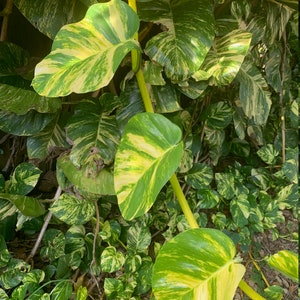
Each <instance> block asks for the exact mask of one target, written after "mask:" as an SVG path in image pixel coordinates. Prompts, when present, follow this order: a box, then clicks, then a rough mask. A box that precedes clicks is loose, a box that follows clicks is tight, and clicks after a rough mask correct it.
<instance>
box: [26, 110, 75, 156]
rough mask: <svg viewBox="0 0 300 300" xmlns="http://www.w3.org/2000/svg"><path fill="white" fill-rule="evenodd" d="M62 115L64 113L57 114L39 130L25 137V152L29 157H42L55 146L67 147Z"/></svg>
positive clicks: (64, 121)
mask: <svg viewBox="0 0 300 300" xmlns="http://www.w3.org/2000/svg"><path fill="white" fill-rule="evenodd" d="M64 116H65V115H64V114H61V115H59V114H57V115H56V118H54V120H53V121H52V122H50V123H49V124H48V125H47V126H46V127H45V128H44V129H43V130H42V131H41V132H39V133H38V134H36V135H33V136H29V137H28V138H27V153H28V156H29V158H30V159H32V158H38V159H44V158H45V157H46V156H47V155H48V154H49V153H50V152H51V150H53V149H54V148H56V147H60V148H68V147H69V145H68V143H67V142H66V132H65V129H64V126H65V123H66V120H65V118H64Z"/></svg>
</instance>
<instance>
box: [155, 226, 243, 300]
mask: <svg viewBox="0 0 300 300" xmlns="http://www.w3.org/2000/svg"><path fill="white" fill-rule="evenodd" d="M235 254H236V252H235V246H234V244H233V242H232V241H231V239H230V238H229V237H227V236H226V235H225V234H224V233H222V232H221V231H219V230H216V229H208V228H203V229H199V228H197V229H189V230H187V231H185V232H183V233H180V234H179V235H177V236H176V237H175V238H173V239H172V240H170V241H169V242H167V243H166V244H165V245H164V246H163V247H162V248H161V250H160V252H159V254H158V256H157V259H156V262H155V264H154V268H153V277H152V288H153V292H154V295H155V299H157V300H170V299H176V300H181V299H184V300H194V299H195V300H196V299H197V300H212V299H214V300H229V299H232V298H233V296H234V293H235V290H236V288H237V286H238V284H239V282H240V280H241V278H242V276H243V274H244V273H245V267H244V266H243V265H241V264H239V263H238V262H237V260H236V259H235V258H234V257H235Z"/></svg>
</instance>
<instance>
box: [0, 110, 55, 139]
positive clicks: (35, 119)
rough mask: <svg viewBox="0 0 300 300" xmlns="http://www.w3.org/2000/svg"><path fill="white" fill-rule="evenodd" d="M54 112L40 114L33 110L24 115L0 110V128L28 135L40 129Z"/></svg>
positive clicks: (20, 134)
mask: <svg viewBox="0 0 300 300" xmlns="http://www.w3.org/2000/svg"><path fill="white" fill-rule="evenodd" d="M54 118H55V114H40V113H38V112H36V111H34V110H31V111H29V112H28V113H26V114H25V115H16V114H15V113H10V112H5V111H1V110H0V129H1V130H2V131H4V132H7V133H11V134H14V135H19V136H30V135H34V134H37V133H39V132H40V131H42V130H43V129H44V128H45V127H46V126H47V125H48V124H49V123H50V122H51V121H52V120H53V119H54Z"/></svg>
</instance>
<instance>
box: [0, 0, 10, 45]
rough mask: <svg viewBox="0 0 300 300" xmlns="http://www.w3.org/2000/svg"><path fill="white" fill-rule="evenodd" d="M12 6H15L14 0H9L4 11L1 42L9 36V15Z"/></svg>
mask: <svg viewBox="0 0 300 300" xmlns="http://www.w3.org/2000/svg"><path fill="white" fill-rule="evenodd" d="M12 7H13V0H7V1H6V5H5V8H4V9H3V11H2V14H3V21H2V27H1V35H0V41H1V42H4V41H6V38H7V28H8V19H9V15H10V14H11V12H12Z"/></svg>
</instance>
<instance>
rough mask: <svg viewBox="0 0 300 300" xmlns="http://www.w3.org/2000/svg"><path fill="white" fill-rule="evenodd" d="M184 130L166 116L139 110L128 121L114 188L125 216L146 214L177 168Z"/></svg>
mask: <svg viewBox="0 0 300 300" xmlns="http://www.w3.org/2000/svg"><path fill="white" fill-rule="evenodd" d="M180 140H181V130H180V128H179V127H177V126H176V125H175V124H173V123H172V122H171V121H169V120H168V119H166V118H165V117H164V116H162V115H159V114H153V113H140V114H137V115H135V116H134V117H133V118H131V119H130V120H129V122H128V123H127V125H126V127H125V131H124V134H123V137H122V139H121V142H120V144H119V148H118V150H117V154H116V158H115V170H114V172H115V173H114V180H115V191H116V194H117V197H118V203H119V207H120V210H121V212H122V215H123V217H124V218H125V219H127V220H131V219H133V218H135V217H138V216H141V215H143V214H144V213H146V212H147V211H148V210H149V209H150V208H151V206H152V204H153V203H154V202H155V199H156V196H157V195H158V193H159V191H160V190H161V188H162V187H163V186H164V185H165V183H166V182H167V181H168V180H169V179H170V177H171V175H172V174H173V172H174V171H175V170H176V168H177V167H178V165H179V163H180V160H181V157H182V153H183V143H182V141H180Z"/></svg>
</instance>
